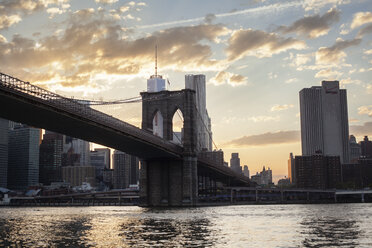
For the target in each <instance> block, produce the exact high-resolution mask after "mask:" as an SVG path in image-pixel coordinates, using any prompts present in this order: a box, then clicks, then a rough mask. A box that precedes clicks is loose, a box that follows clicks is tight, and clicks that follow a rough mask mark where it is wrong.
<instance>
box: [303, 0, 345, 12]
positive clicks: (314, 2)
mask: <svg viewBox="0 0 372 248" xmlns="http://www.w3.org/2000/svg"><path fill="white" fill-rule="evenodd" d="M301 2H303V7H304V9H305V11H310V10H314V11H316V12H318V11H319V10H320V9H321V8H323V7H325V6H326V5H332V6H337V5H342V4H349V3H351V0H305V1H301Z"/></svg>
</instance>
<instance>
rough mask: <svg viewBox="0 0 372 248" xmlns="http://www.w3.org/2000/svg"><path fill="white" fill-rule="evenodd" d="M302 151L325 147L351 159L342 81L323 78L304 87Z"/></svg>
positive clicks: (325, 150) (310, 152)
mask: <svg viewBox="0 0 372 248" xmlns="http://www.w3.org/2000/svg"><path fill="white" fill-rule="evenodd" d="M300 114H301V144H302V155H313V154H315V153H316V152H319V151H321V152H322V153H323V154H324V155H329V156H340V159H341V163H348V162H349V124H348V114H347V98H346V90H344V89H340V88H339V82H338V81H322V86H313V87H311V88H305V89H302V90H301V91H300Z"/></svg>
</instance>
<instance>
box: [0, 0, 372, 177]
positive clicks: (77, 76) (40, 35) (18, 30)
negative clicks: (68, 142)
mask: <svg viewBox="0 0 372 248" xmlns="http://www.w3.org/2000/svg"><path fill="white" fill-rule="evenodd" d="M155 44H157V46H158V61H159V63H158V64H159V74H161V75H163V76H164V77H166V78H168V79H169V81H170V82H171V90H176V89H181V88H184V75H185V74H205V75H206V77H207V108H208V112H209V115H210V117H211V118H212V129H213V139H214V141H215V143H216V144H217V147H218V149H220V148H221V149H223V150H224V152H225V160H226V161H229V160H230V154H231V152H239V154H240V158H241V165H245V164H246V165H248V166H249V169H250V171H251V174H255V173H256V171H259V170H261V168H262V166H263V165H265V166H266V167H270V168H272V170H273V174H274V176H275V179H276V180H277V179H278V178H281V177H284V176H285V175H287V158H288V156H289V153H290V152H293V153H294V154H297V155H300V154H301V144H300V136H299V130H300V122H299V100H298V98H299V97H298V92H299V91H300V90H301V89H302V88H305V87H311V86H314V85H320V82H321V81H322V80H328V79H329V80H335V79H336V80H339V81H340V84H341V87H342V88H345V89H347V95H348V111H349V112H348V113H349V125H350V134H354V135H355V136H356V137H357V140H360V138H361V137H362V136H364V135H371V136H372V77H371V76H372V2H371V1H370V0H304V1H279V0H278V1H274V0H241V1H234V0H229V1H226V0H199V1H194V0H187V1H171V0H156V1H155V0H149V1H146V0H145V1H122V0H38V1H37V0H0V71H1V72H3V73H6V74H9V75H12V76H15V77H18V78H20V79H22V80H25V81H29V82H31V83H35V84H37V85H39V86H41V87H44V88H46V89H49V90H51V91H54V92H57V93H59V94H62V95H65V96H74V97H75V98H85V99H104V100H112V99H125V98H129V97H134V96H138V95H139V92H140V91H144V90H145V89H146V79H147V78H148V77H149V76H150V75H152V74H154V47H155ZM100 110H102V111H104V112H106V113H109V114H112V115H114V116H117V117H119V118H121V119H123V120H125V121H128V122H130V123H132V124H134V125H137V126H140V123H141V104H140V103H136V104H127V105H122V106H119V105H116V106H111V107H101V108H100ZM371 138H372V137H371Z"/></svg>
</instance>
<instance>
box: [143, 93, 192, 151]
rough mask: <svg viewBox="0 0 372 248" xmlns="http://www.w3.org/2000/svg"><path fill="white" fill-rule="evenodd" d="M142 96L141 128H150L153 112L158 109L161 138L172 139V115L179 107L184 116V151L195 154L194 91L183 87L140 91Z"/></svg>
mask: <svg viewBox="0 0 372 248" xmlns="http://www.w3.org/2000/svg"><path fill="white" fill-rule="evenodd" d="M141 96H142V129H144V130H147V131H149V132H150V130H152V124H153V123H152V121H153V114H154V113H156V111H157V110H158V111H160V112H161V114H162V116H163V138H164V139H166V140H169V141H171V140H173V130H172V120H173V115H174V113H175V112H176V111H177V109H180V110H181V112H182V114H183V118H184V139H183V147H184V152H186V153H192V154H196V152H197V151H196V149H197V146H196V143H197V135H196V130H197V126H196V125H197V123H196V118H197V116H196V114H197V112H196V109H195V106H196V105H195V102H196V96H195V91H194V90H191V89H184V90H180V91H161V92H141Z"/></svg>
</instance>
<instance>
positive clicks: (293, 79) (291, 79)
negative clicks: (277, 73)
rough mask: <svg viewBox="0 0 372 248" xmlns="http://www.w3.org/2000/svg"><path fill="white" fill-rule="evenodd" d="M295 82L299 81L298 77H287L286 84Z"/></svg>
mask: <svg viewBox="0 0 372 248" xmlns="http://www.w3.org/2000/svg"><path fill="white" fill-rule="evenodd" d="M295 82H298V79H297V78H290V79H287V80H286V81H285V83H286V84H291V83H295Z"/></svg>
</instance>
